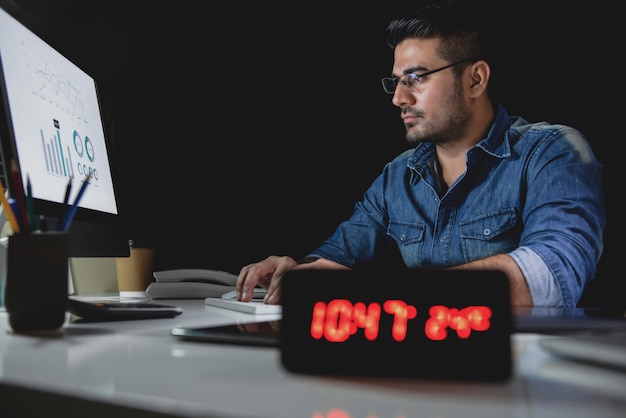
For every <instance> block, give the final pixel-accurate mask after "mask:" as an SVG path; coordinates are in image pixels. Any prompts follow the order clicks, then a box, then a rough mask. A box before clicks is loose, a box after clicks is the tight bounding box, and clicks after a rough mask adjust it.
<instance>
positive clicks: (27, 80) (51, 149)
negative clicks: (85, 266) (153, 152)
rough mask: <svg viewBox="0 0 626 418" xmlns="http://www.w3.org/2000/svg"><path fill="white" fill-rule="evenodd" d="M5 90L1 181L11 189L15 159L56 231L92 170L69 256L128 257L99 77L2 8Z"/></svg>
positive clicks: (0, 104)
mask: <svg viewBox="0 0 626 418" xmlns="http://www.w3.org/2000/svg"><path fill="white" fill-rule="evenodd" d="M0 93H1V94H0V141H1V143H2V147H1V155H0V156H1V157H2V158H0V164H1V165H0V179H1V180H2V182H3V184H4V186H5V187H6V188H8V190H9V193H10V194H11V195H14V193H15V190H14V185H13V184H12V181H11V173H10V171H11V162H12V161H16V162H17V165H18V167H19V171H20V174H21V179H22V183H23V184H24V185H25V184H26V183H27V181H29V182H30V184H31V186H32V196H33V198H34V207H35V213H36V216H37V217H39V216H43V217H44V219H45V221H46V224H47V226H48V228H50V229H53V228H55V227H56V226H57V224H58V220H59V219H62V218H63V217H64V215H65V213H66V211H67V210H68V203H69V204H71V203H73V201H74V199H75V198H76V196H77V193H78V191H79V188H80V185H81V184H82V183H83V182H84V181H85V179H86V178H87V175H88V174H90V176H91V177H90V180H89V185H88V187H87V189H86V190H85V192H84V195H83V197H82V199H81V200H80V204H79V208H78V211H77V212H76V215H75V217H74V221H73V222H72V223H71V225H70V227H69V229H68V232H69V234H70V250H69V251H70V254H69V256H70V257H125V256H128V255H129V248H128V237H127V236H126V234H125V233H124V230H123V228H122V222H121V219H120V214H119V212H118V202H117V199H116V193H115V186H114V179H113V172H112V169H111V162H110V156H111V155H110V152H109V150H108V149H107V145H108V143H107V137H106V135H105V126H104V124H103V118H102V113H101V108H100V102H99V98H98V91H97V86H96V82H95V80H94V79H93V78H92V77H91V76H90V75H89V74H87V73H86V72H85V71H83V70H82V69H81V68H79V67H78V66H77V65H75V64H74V63H73V62H72V61H70V60H69V59H68V58H66V57H65V56H63V55H62V54H61V53H60V52H59V51H57V50H56V49H55V48H53V47H52V46H51V45H49V44H48V43H47V42H45V41H44V40H43V39H41V38H40V37H39V36H38V35H36V34H35V33H34V32H33V31H31V30H30V29H29V28H27V27H26V26H25V25H24V24H22V23H21V22H19V21H18V20H17V19H16V18H15V17H14V16H12V15H11V14H9V13H8V12H7V11H5V10H3V9H2V8H0ZM68 183H70V184H71V185H72V187H71V192H70V194H69V198H68V199H67V203H64V200H65V191H66V187H67V185H68Z"/></svg>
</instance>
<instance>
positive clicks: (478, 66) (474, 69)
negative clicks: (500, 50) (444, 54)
mask: <svg viewBox="0 0 626 418" xmlns="http://www.w3.org/2000/svg"><path fill="white" fill-rule="evenodd" d="M490 75H491V68H490V67H489V64H488V63H487V61H483V60H479V61H476V62H475V63H473V64H472V65H471V66H470V85H469V89H470V95H471V97H478V96H480V95H481V94H483V93H484V92H485V91H486V90H487V85H488V84H489V76H490Z"/></svg>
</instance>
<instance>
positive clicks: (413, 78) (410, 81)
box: [381, 58, 475, 94]
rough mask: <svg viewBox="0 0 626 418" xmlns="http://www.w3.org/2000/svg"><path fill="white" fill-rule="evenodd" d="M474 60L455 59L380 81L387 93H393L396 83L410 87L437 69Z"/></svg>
mask: <svg viewBox="0 0 626 418" xmlns="http://www.w3.org/2000/svg"><path fill="white" fill-rule="evenodd" d="M470 61H475V60H474V59H473V58H465V59H463V60H461V61H457V62H455V63H452V64H448V65H446V66H445V67H441V68H437V69H436V70H432V71H427V72H425V73H422V74H417V73H416V72H411V73H406V74H402V75H401V76H400V77H384V78H383V79H382V80H381V82H382V83H383V89H384V90H385V93H387V94H394V93H395V92H396V88H397V87H398V84H400V85H401V86H402V87H404V88H405V89H407V90H408V89H410V88H411V87H414V86H415V85H417V84H419V82H420V81H421V80H422V78H424V77H426V76H428V75H431V74H434V73H436V72H439V71H443V70H445V69H446V68H450V67H454V66H455V65H459V64H463V63H464V62H470Z"/></svg>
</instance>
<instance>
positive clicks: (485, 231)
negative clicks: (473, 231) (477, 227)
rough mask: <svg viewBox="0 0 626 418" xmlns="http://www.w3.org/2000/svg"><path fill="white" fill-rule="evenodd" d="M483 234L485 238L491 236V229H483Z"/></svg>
mask: <svg viewBox="0 0 626 418" xmlns="http://www.w3.org/2000/svg"><path fill="white" fill-rule="evenodd" d="M483 234H484V235H485V236H489V235H491V229H489V228H485V230H484V231H483Z"/></svg>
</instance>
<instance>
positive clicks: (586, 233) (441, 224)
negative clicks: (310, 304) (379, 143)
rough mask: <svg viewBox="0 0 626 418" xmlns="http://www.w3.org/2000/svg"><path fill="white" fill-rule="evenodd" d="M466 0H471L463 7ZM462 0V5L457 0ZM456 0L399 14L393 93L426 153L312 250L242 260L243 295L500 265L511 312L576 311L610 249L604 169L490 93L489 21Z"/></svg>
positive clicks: (390, 80) (406, 157) (565, 130)
mask: <svg viewBox="0 0 626 418" xmlns="http://www.w3.org/2000/svg"><path fill="white" fill-rule="evenodd" d="M460 3H463V2H460ZM460 3H459V4H460ZM470 16H471V14H470V13H469V12H468V11H467V10H464V9H460V8H457V7H456V6H455V5H454V3H445V4H444V3H441V4H435V5H432V6H427V7H425V8H423V9H422V10H421V11H420V12H419V13H418V14H417V17H416V18H414V19H401V20H396V21H393V22H392V23H391V24H390V25H389V27H388V32H389V43H390V46H391V47H392V48H394V63H393V71H392V74H393V75H392V77H387V78H384V79H383V88H384V89H385V91H386V92H387V93H389V94H392V95H393V97H392V103H393V104H394V105H395V106H397V107H398V108H399V109H400V116H401V118H402V120H403V122H404V125H405V127H406V132H407V134H406V137H407V141H408V142H409V143H410V144H411V145H414V146H415V148H414V149H413V150H411V151H408V152H405V153H403V154H401V155H400V156H398V157H396V158H395V159H394V160H393V161H391V162H390V163H388V164H387V165H386V166H385V168H384V170H383V172H382V174H381V175H380V176H379V177H378V178H377V179H376V180H375V181H374V182H373V183H372V185H371V186H370V188H369V189H368V190H367V191H366V193H365V195H364V198H363V200H362V201H361V202H358V203H357V204H356V206H355V210H354V213H353V215H352V216H351V217H350V218H349V219H348V220H346V221H344V222H343V223H341V224H340V225H339V227H338V228H337V230H336V231H335V233H334V234H333V235H332V236H331V237H330V238H329V239H327V240H326V241H325V242H324V243H323V244H322V245H321V246H320V247H319V248H317V249H316V250H315V251H313V252H312V253H311V254H310V255H309V256H308V257H306V258H305V259H304V260H302V261H301V262H300V263H297V262H296V261H295V260H294V259H293V258H291V257H287V256H284V257H278V256H271V257H269V258H267V259H265V260H263V261H261V262H259V263H255V264H251V265H248V266H245V267H244V268H243V269H242V270H241V272H240V274H239V278H238V281H237V290H238V299H239V300H244V301H247V300H250V298H251V295H252V289H253V287H254V286H255V285H256V284H257V283H259V284H261V285H262V286H263V287H266V288H267V289H268V294H267V296H266V298H265V302H266V303H279V301H280V281H281V277H282V275H283V274H284V273H285V272H287V271H289V270H291V269H304V268H309V269H310V268H317V269H349V268H361V267H367V266H368V265H372V264H374V263H376V264H377V265H378V266H380V265H381V264H382V265H384V263H387V262H388V263H391V260H393V259H394V257H396V258H397V256H398V255H399V256H400V258H401V259H402V262H403V264H404V266H406V267H408V268H454V269H496V270H500V271H503V272H504V273H506V275H507V277H508V279H509V281H510V285H511V303H512V304H513V305H514V306H565V307H573V306H575V305H576V303H577V302H578V300H579V299H580V296H581V294H582V291H583V289H584V286H585V284H586V283H587V282H588V281H589V280H591V279H592V278H593V277H594V275H595V272H596V264H597V262H598V260H599V258H600V255H601V253H602V247H603V244H602V234H603V230H604V226H605V213H604V206H603V196H602V166H601V164H600V163H599V162H598V161H597V160H596V158H595V156H594V154H593V152H592V150H591V148H590V146H589V144H588V143H587V141H586V139H585V138H584V137H583V136H582V134H580V133H579V132H578V131H576V130H575V129H573V128H570V127H567V126H563V125H550V124H547V123H536V124H530V123H528V122H527V121H526V120H524V119H523V118H521V117H511V116H509V115H508V114H507V112H506V111H505V109H504V108H503V107H502V106H500V105H498V104H496V103H493V102H492V100H491V99H490V97H489V94H488V83H489V78H490V76H491V68H490V65H489V63H488V61H487V58H486V54H487V48H486V47H485V44H484V39H483V37H484V35H485V34H484V33H481V31H480V29H481V28H480V24H478V23H477V22H476V21H473V20H472V19H471V17H470Z"/></svg>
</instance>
